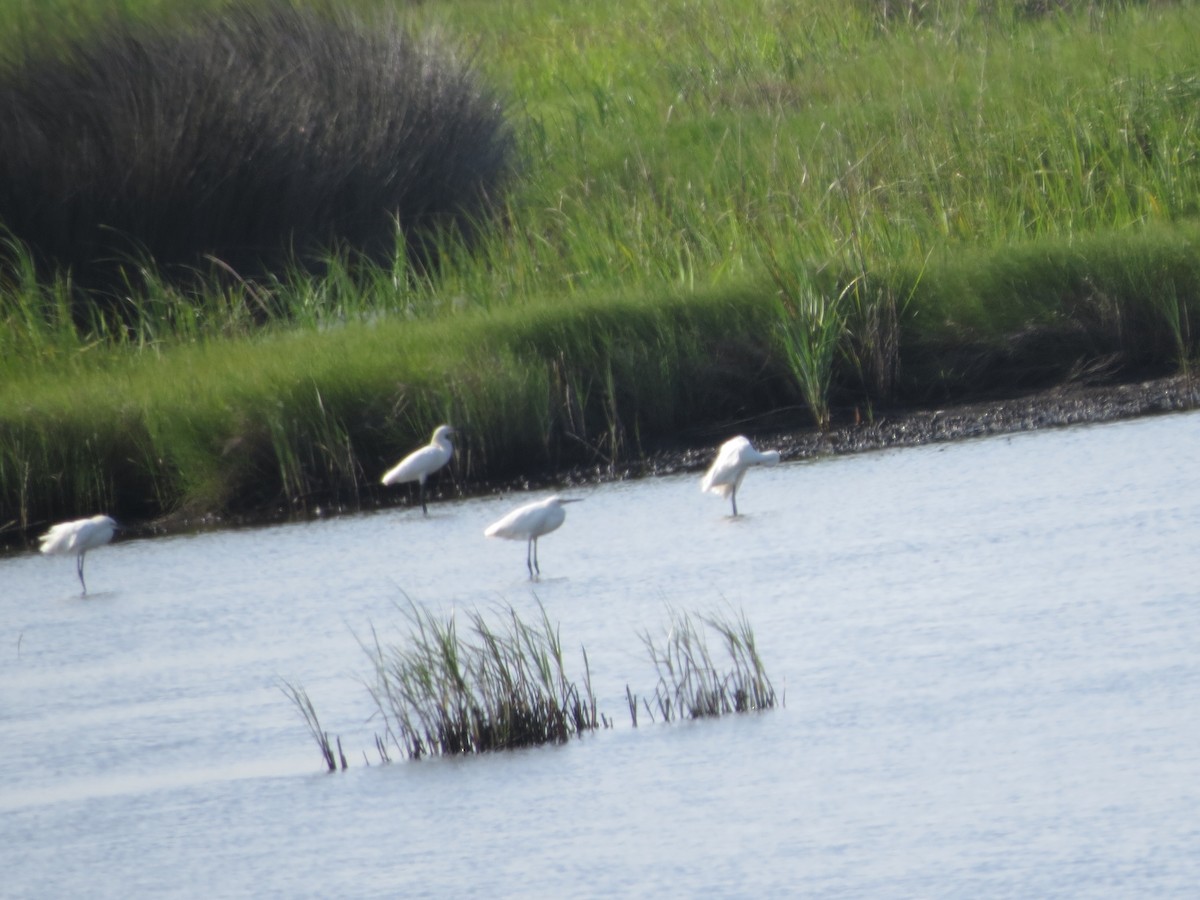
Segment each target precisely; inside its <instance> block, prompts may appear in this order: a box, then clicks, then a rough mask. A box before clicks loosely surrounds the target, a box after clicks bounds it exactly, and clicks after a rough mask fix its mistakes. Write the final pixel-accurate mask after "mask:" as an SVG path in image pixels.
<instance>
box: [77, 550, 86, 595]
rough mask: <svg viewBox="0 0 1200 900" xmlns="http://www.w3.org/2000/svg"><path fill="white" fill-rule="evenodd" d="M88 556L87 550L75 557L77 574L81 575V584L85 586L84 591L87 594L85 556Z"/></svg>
mask: <svg viewBox="0 0 1200 900" xmlns="http://www.w3.org/2000/svg"><path fill="white" fill-rule="evenodd" d="M85 556H87V551H86V550H85V551H84V552H83V553H80V554H79V555H78V556H77V557H75V574H76V575H78V576H79V584H80V585H81V586H82V587H83V593H84V594H85V595H86V594H87V582H85V581H84V580H83V558H84V557H85Z"/></svg>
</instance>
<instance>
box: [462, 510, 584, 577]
mask: <svg viewBox="0 0 1200 900" xmlns="http://www.w3.org/2000/svg"><path fill="white" fill-rule="evenodd" d="M582 499H583V498H582V497H573V498H570V499H567V498H566V497H560V496H558V495H557V494H555V495H554V496H553V497H548V498H546V499H545V500H538V501H536V502H534V503H526V504H525V505H524V506H518V507H517V508H516V509H514V510H513V511H512V512H510V513H509V514H508V515H507V516H505V517H504V518H503V519H501V520H500V521H499V522H494V523H492V524H491V525H489V526H488V527H487V529H486V530H485V531H484V532H483V533H484V534H485V535H486V536H487V537H498V538H507V539H508V540H510V541H525V542H526V547H525V567H526V568H527V569H529V577H530V579H532V578H533V577H534V572H536V573H537V574H538V575H541V574H542V570H541V567H540V566H539V565H538V558H537V542H538V538H540V537H541V536H542V535H544V534H549V533H550V532H551V531H554V529H556V528H558V527H559V526H560V525H562V523H563V520H564V519H566V517H567V511H566V510H565V509H563V504H565V503H578V502H579V501H580V500H582Z"/></svg>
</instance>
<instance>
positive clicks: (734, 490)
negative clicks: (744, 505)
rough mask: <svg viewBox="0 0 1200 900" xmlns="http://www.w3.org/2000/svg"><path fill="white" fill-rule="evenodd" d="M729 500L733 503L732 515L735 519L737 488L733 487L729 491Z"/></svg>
mask: <svg viewBox="0 0 1200 900" xmlns="http://www.w3.org/2000/svg"><path fill="white" fill-rule="evenodd" d="M729 500H730V502H731V503H732V504H733V517H734V518H735V519H736V518H737V488H736V487H734V489H733V491H732V492H730V494H729Z"/></svg>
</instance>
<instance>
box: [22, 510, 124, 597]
mask: <svg viewBox="0 0 1200 900" xmlns="http://www.w3.org/2000/svg"><path fill="white" fill-rule="evenodd" d="M116 529H117V523H116V522H114V521H113V520H112V519H110V518H109V517H108V516H92V517H91V518H90V519H76V520H74V521H73V522H59V523H58V524H57V525H54V526H52V527H51V528H50V530H49V531H47V532H46V533H45V534H43V535H42V536H41V537H40V538H38V541H40V542H41V545H42V546H41V551H42V552H43V553H45V554H48V555H50V554H56V555H65V554H68V553H74V554H75V572H76V573H77V574H78V575H79V583H80V585H82V586H83V592H84V594H86V593H87V582H85V581H84V580H83V558H84V556H86V555H87V552H88V551H89V550H94V549H96V548H97V547H102V546H104V545H105V544H107V543H108V542H109V541H111V540H112V537H113V532H114V531H116Z"/></svg>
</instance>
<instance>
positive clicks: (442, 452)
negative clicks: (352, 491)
mask: <svg viewBox="0 0 1200 900" xmlns="http://www.w3.org/2000/svg"><path fill="white" fill-rule="evenodd" d="M454 432H455V429H454V428H453V427H452V426H450V425H439V426H438V427H437V428H435V429H434V430H433V437H432V438H431V439H430V441H429V443H428V444H426V445H425V446H424V447H422V448H421V449H419V450H414V451H413V452H412V453H410V454H408V456H406V457H404V459H402V460H400V462H398V463H396V465H395V466H393V467H392V468H391V469H388V470H387V472H385V473H384V476H383V478H382V481H383V483H384V484H386V485H392V484H403V483H404V482H406V481H415V482H417V485H418V491H419V492H420V497H421V512H423V513H425V515H429V509H428V507H426V506H425V479H426V478H428V477H429V476H430V475H432V474H433V473H434V472H436V471H437V470H438V469H440V468H442V466H444V465H446V463H448V462H450V457H451V456H453V455H454V445H453V444H452V443H450V435H452V434H454Z"/></svg>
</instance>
